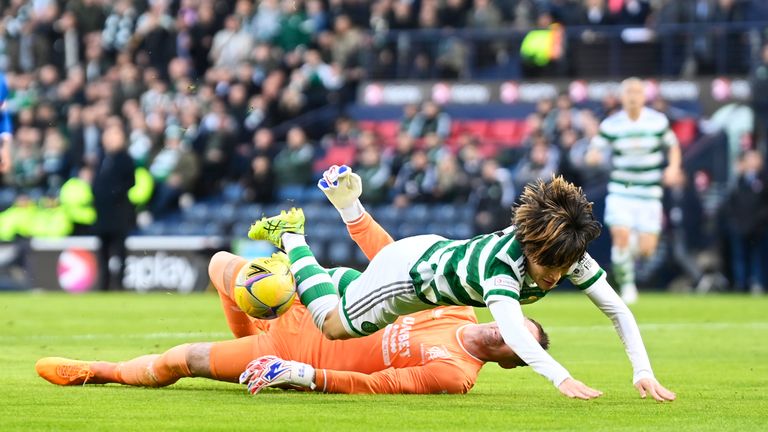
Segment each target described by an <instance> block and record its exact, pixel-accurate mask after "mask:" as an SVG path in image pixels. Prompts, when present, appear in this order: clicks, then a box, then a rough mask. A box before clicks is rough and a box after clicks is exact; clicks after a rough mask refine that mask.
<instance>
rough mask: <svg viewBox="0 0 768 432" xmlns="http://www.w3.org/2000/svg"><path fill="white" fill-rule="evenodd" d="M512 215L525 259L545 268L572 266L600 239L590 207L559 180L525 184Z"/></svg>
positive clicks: (581, 195) (570, 185)
mask: <svg viewBox="0 0 768 432" xmlns="http://www.w3.org/2000/svg"><path fill="white" fill-rule="evenodd" d="M512 212H513V216H512V223H513V224H514V225H516V227H517V230H516V231H515V237H516V238H517V241H519V242H520V245H521V246H522V249H523V253H524V254H525V257H526V259H529V260H531V261H533V262H535V263H536V264H539V265H542V266H545V267H565V266H568V265H571V264H573V263H575V262H576V261H578V260H579V259H580V258H581V257H582V255H584V253H585V252H586V251H587V245H588V244H589V242H591V241H592V240H594V239H596V238H597V236H599V235H600V222H598V221H596V220H595V217H594V215H593V214H592V203H591V202H589V201H587V197H586V196H585V195H584V192H582V190H581V188H580V187H576V186H575V185H574V184H573V183H570V182H568V181H566V180H565V179H563V177H562V176H557V177H555V176H553V177H552V180H551V181H549V182H545V181H543V180H537V181H536V182H535V183H531V184H528V185H527V186H526V187H525V189H524V190H523V194H522V195H521V197H520V202H519V203H518V204H516V205H515V206H514V207H513V208H512Z"/></svg>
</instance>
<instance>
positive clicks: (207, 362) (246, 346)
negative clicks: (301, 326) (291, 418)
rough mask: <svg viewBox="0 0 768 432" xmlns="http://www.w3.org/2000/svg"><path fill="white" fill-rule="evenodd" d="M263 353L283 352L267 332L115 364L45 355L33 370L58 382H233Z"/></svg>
mask: <svg viewBox="0 0 768 432" xmlns="http://www.w3.org/2000/svg"><path fill="white" fill-rule="evenodd" d="M265 355H276V356H284V355H285V353H283V352H281V351H280V349H278V347H277V344H275V342H274V339H273V338H272V337H271V336H270V335H269V334H260V335H256V336H248V337H244V338H240V339H234V340H229V341H224V342H213V343H211V342H201V343H192V344H184V345H179V346H176V347H173V348H171V349H169V350H168V351H166V352H165V353H163V354H150V355H143V356H140V357H136V358H134V359H131V360H128V361H124V362H118V363H113V362H103V361H80V360H71V359H66V358H61V357H46V358H43V359H40V360H39V361H38V362H37V364H36V365H35V369H36V370H37V373H38V374H39V375H40V376H41V377H43V378H45V379H46V380H47V381H49V382H51V383H53V384H58V385H82V384H109V383H116V384H124V385H130V386H139V387H165V386H168V385H171V384H173V383H175V382H176V381H178V380H179V379H181V378H186V377H199V378H211V379H215V380H218V381H226V382H233V383H236V382H238V379H239V377H240V374H241V373H242V372H243V371H244V370H245V368H246V366H247V365H248V363H249V362H250V361H251V360H253V359H254V358H258V357H261V356H265Z"/></svg>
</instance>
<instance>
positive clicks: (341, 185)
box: [317, 165, 364, 222]
mask: <svg viewBox="0 0 768 432" xmlns="http://www.w3.org/2000/svg"><path fill="white" fill-rule="evenodd" d="M317 187H318V188H320V190H321V191H323V193H324V194H325V196H326V197H328V201H330V202H331V204H333V206H334V207H336V209H337V210H338V211H339V213H341V217H342V218H343V219H344V221H345V222H351V221H353V220H355V219H357V218H359V217H360V216H362V214H363V211H364V210H363V206H362V204H360V200H359V198H360V194H362V193H363V181H362V180H361V179H360V176H359V175H357V174H355V173H353V172H352V169H351V168H350V167H348V166H346V165H342V166H336V165H332V166H331V167H330V168H328V169H327V170H325V172H324V173H323V178H321V179H320V181H318V182H317Z"/></svg>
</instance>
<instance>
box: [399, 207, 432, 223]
mask: <svg viewBox="0 0 768 432" xmlns="http://www.w3.org/2000/svg"><path fill="white" fill-rule="evenodd" d="M403 210H404V213H403V216H404V220H405V221H406V222H409V223H423V222H427V221H429V218H430V211H429V207H428V206H426V205H425V204H414V205H411V206H409V207H406V208H405V209H403Z"/></svg>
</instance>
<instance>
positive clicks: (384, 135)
mask: <svg viewBox="0 0 768 432" xmlns="http://www.w3.org/2000/svg"><path fill="white" fill-rule="evenodd" d="M376 133H377V134H378V135H379V137H381V139H382V140H384V141H394V140H395V138H397V134H398V133H400V122H399V121H397V120H394V121H392V120H388V121H381V122H378V123H377V125H376Z"/></svg>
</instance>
